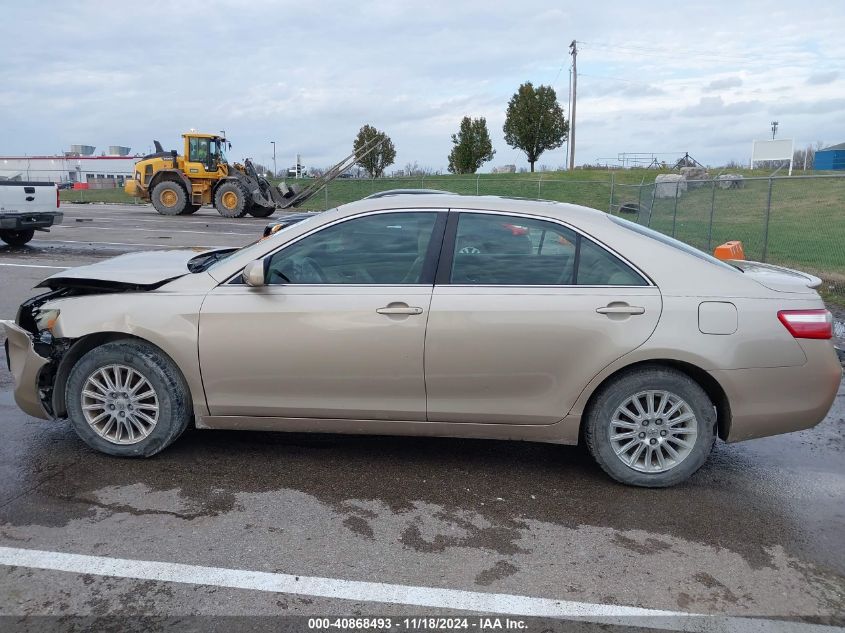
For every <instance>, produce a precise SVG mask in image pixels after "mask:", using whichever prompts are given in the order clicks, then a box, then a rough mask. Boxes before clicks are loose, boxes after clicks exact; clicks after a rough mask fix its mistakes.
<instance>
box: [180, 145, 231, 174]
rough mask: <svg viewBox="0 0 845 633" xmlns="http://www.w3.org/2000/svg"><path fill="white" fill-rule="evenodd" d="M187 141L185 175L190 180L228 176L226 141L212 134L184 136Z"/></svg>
mask: <svg viewBox="0 0 845 633" xmlns="http://www.w3.org/2000/svg"><path fill="white" fill-rule="evenodd" d="M182 136H183V137H184V139H185V169H184V171H185V175H186V176H188V178H202V177H203V176H205V177H212V178H220V177H223V176H225V175H226V173H227V172H226V168H225V167H224V165H225V164H226V151H225V146H226V140H225V139H224V138H222V137H220V136H214V135H211V134H183V135H182Z"/></svg>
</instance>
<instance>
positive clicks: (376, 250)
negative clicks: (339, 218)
mask: <svg viewBox="0 0 845 633" xmlns="http://www.w3.org/2000/svg"><path fill="white" fill-rule="evenodd" d="M436 218H437V213H436V212H432V211H420V212H403V213H378V214H373V215H368V216H365V217H360V218H353V219H351V220H347V221H345V222H340V223H338V224H335V225H332V226H330V227H328V228H325V229H323V230H321V231H318V232H317V233H314V234H313V235H309V236H308V237H305V238H303V239H301V240H299V241H298V242H295V243H294V244H291V245H290V246H288V247H286V248H284V249H282V250H280V251H279V252H277V253H275V254H274V255H272V256H271V257H270V261H269V264H268V266H267V276H266V283H268V284H367V285H402V284H419V283H426V281H425V280H424V279H423V272H424V271H423V269H424V264H425V262H426V259H427V254H428V249H429V245H430V243H431V238H432V233H433V231H434V224H435V220H436Z"/></svg>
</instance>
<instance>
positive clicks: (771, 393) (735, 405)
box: [710, 340, 842, 442]
mask: <svg viewBox="0 0 845 633" xmlns="http://www.w3.org/2000/svg"><path fill="white" fill-rule="evenodd" d="M801 347H802V348H803V349H804V353H805V354H806V356H807V362H806V363H805V364H804V365H801V366H799V367H772V368H765V369H729V370H716V371H711V372H710V374H711V375H712V376H713V377H714V378H715V379H716V380H717V381H718V382H719V384H721V385H722V387H723V388H724V390H725V393H726V394H727V396H728V401H729V402H730V407H731V425H730V431H729V432H728V438H727V440H728V441H729V442H739V441H742V440H749V439H752V438H756V437H766V436H769V435H777V434H780V433H790V432H792V431H801V430H803V429H808V428H810V427H813V426H815V425H816V424H818V423H819V422H821V421H822V420H824V418H825V416H826V415H827V414H828V412H829V411H830V407H831V406H832V405H833V401H834V400H835V399H836V394H837V392H838V391H839V385H840V382H841V380H842V365H841V364H840V362H839V358H838V357H837V354H836V352H835V351H834V349H833V345H831V342H830V341H815V340H802V341H801Z"/></svg>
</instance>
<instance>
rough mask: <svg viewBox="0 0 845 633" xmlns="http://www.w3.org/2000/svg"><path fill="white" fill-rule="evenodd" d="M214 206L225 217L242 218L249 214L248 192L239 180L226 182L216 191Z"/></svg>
mask: <svg viewBox="0 0 845 633" xmlns="http://www.w3.org/2000/svg"><path fill="white" fill-rule="evenodd" d="M214 208H215V209H217V213H219V214H220V215H222V216H223V217H224V218H242V217H244V216H245V215H246V214H247V209H248V205H247V192H246V190H245V189H244V188H243V187H241V185H240V184H239V183H238V182H234V181H230V182H224V183H223V184H222V185H220V186H219V187H217V191H216V192H215V193H214Z"/></svg>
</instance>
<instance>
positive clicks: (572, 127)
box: [569, 40, 578, 171]
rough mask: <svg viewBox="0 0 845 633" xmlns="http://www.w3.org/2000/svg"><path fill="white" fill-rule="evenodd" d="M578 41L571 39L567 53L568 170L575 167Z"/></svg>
mask: <svg viewBox="0 0 845 633" xmlns="http://www.w3.org/2000/svg"><path fill="white" fill-rule="evenodd" d="M577 44H578V43H577V42H576V41H575V40H572V43H571V44H570V45H569V53H570V54H571V55H572V112H571V113H570V115H569V171H572V170H573V169H575V103H576V102H577V100H578V65H577V59H578V45H577Z"/></svg>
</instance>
